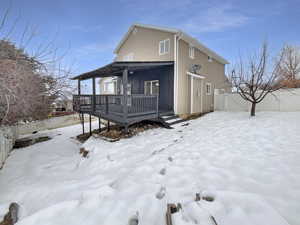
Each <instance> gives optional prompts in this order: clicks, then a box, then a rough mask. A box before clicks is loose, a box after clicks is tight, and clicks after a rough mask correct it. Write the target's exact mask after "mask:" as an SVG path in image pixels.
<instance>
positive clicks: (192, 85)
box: [186, 71, 205, 114]
mask: <svg viewBox="0 0 300 225" xmlns="http://www.w3.org/2000/svg"><path fill="white" fill-rule="evenodd" d="M186 73H187V75H189V76H191V109H190V111H191V114H192V113H194V111H193V108H194V78H196V79H201V100H200V101H201V105H200V112H201V113H202V112H203V80H204V79H205V76H203V75H199V74H195V73H191V72H188V71H187V72H186Z"/></svg>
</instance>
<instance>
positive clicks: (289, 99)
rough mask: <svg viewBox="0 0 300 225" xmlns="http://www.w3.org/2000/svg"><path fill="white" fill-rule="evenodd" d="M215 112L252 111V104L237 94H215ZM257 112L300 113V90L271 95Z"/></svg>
mask: <svg viewBox="0 0 300 225" xmlns="http://www.w3.org/2000/svg"><path fill="white" fill-rule="evenodd" d="M214 108H215V111H250V108H251V103H250V102H247V101H245V100H244V99H242V98H241V97H240V95H239V94H237V93H225V94H215V99H214ZM256 110H257V111H281V112H293V111H300V88H298V89H289V90H279V91H276V92H274V93H273V94H269V95H267V96H266V98H265V99H264V100H263V101H262V102H261V103H259V104H257V105H256Z"/></svg>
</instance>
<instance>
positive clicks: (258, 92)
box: [231, 42, 282, 116]
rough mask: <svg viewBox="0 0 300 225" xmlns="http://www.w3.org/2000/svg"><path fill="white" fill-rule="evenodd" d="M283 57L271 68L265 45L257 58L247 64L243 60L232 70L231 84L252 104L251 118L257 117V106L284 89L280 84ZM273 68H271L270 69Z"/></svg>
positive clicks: (264, 44)
mask: <svg viewBox="0 0 300 225" xmlns="http://www.w3.org/2000/svg"><path fill="white" fill-rule="evenodd" d="M281 61H282V56H280V57H279V58H278V59H277V61H276V63H275V64H274V65H273V66H271V65H270V64H271V63H270V60H269V55H268V47H267V43H266V42H265V43H263V45H262V48H261V50H260V51H259V53H258V54H257V55H256V56H253V57H250V59H249V60H248V61H247V62H246V63H245V61H243V60H242V59H241V58H240V60H239V63H238V64H237V66H235V68H234V69H233V70H232V74H231V82H232V85H233V87H234V89H235V90H236V91H237V93H238V94H239V95H240V96H241V97H242V98H243V99H244V100H245V101H248V102H250V103H251V116H255V110H256V104H258V103H260V102H262V101H263V100H264V98H265V97H266V96H267V95H268V94H271V93H273V92H274V91H277V90H279V89H281V88H282V85H279V84H278V79H279V71H280V66H279V65H280V64H281ZM270 67H271V68H270Z"/></svg>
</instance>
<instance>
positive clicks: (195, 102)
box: [191, 76, 203, 113]
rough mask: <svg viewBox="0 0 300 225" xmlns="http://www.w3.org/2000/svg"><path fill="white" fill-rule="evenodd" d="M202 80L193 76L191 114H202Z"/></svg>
mask: <svg viewBox="0 0 300 225" xmlns="http://www.w3.org/2000/svg"><path fill="white" fill-rule="evenodd" d="M202 94H203V93H202V80H201V79H199V78H195V77H192V76H191V113H201V112H202Z"/></svg>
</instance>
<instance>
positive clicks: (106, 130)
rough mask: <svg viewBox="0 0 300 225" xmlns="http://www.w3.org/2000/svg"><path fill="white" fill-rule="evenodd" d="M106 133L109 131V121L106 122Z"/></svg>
mask: <svg viewBox="0 0 300 225" xmlns="http://www.w3.org/2000/svg"><path fill="white" fill-rule="evenodd" d="M106 131H107V132H108V131H110V122H109V120H107V130H106Z"/></svg>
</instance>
